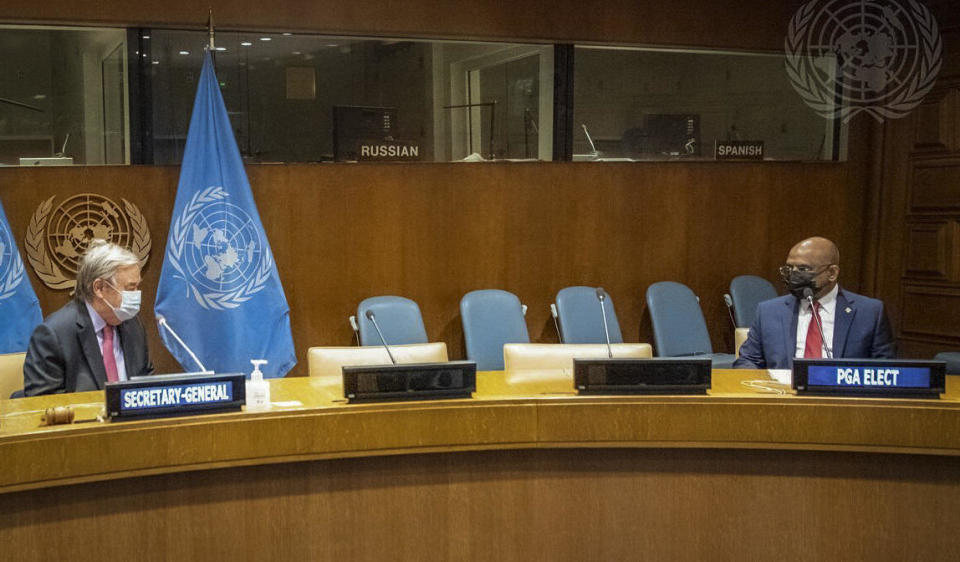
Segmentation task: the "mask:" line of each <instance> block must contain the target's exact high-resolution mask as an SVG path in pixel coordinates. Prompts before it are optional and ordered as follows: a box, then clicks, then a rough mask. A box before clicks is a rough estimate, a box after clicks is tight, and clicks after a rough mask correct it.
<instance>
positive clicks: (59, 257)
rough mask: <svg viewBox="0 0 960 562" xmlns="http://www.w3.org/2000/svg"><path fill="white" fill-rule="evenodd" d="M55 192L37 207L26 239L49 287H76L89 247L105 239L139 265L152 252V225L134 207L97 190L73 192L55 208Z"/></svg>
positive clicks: (32, 259) (36, 267)
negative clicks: (132, 254)
mask: <svg viewBox="0 0 960 562" xmlns="http://www.w3.org/2000/svg"><path fill="white" fill-rule="evenodd" d="M55 197H56V196H53V197H51V198H49V199H47V200H46V201H44V202H43V203H41V204H40V206H39V207H37V210H36V211H35V212H34V213H33V216H32V217H31V218H30V225H29V226H28V227H27V237H26V240H24V242H25V244H24V246H25V249H26V252H27V260H29V261H30V265H31V266H33V270H34V272H36V274H37V277H39V278H40V280H41V281H43V282H44V284H46V285H47V286H48V287H50V288H51V289H72V288H73V287H74V286H75V285H76V277H77V269H78V268H79V266H80V260H81V259H82V257H83V254H84V253H85V252H86V251H87V246H88V245H89V244H90V241H91V240H93V239H94V238H102V239H104V240H106V241H108V242H112V243H114V244H117V245H119V246H122V247H124V248H129V249H130V251H132V252H133V253H134V254H136V256H137V257H138V258H140V266H141V267H143V266H144V264H146V263H147V257H149V255H150V246H151V241H150V229H149V228H147V221H146V219H144V218H143V213H141V212H140V209H138V208H137V206H136V205H134V204H133V203H131V202H129V201H127V200H126V199H121V200H120V201H121V202H122V203H123V206H122V207H121V206H119V205H117V204H116V203H115V202H114V201H112V200H110V199H108V198H106V197H104V196H102V195H97V194H95V193H81V194H79V195H74V196H73V197H70V198H69V199H67V200H65V201H64V202H63V203H61V204H60V205H59V206H58V207H57V208H56V209H54V208H53V200H54V198H55Z"/></svg>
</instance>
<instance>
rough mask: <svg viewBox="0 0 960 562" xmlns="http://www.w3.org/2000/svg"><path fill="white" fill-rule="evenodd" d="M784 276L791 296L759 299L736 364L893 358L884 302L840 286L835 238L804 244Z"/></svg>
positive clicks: (786, 365)
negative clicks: (843, 358) (796, 359)
mask: <svg viewBox="0 0 960 562" xmlns="http://www.w3.org/2000/svg"><path fill="white" fill-rule="evenodd" d="M780 275H781V276H782V277H783V281H784V283H785V284H786V286H787V289H789V291H790V294H789V295H785V296H782V297H778V298H775V299H771V300H768V301H765V302H762V303H760V305H759V306H758V307H757V315H756V317H755V318H754V320H753V325H752V326H751V327H750V335H749V336H748V337H747V341H745V342H744V343H743V345H742V346H741V347H740V357H739V358H738V359H737V361H736V362H735V363H734V364H733V366H734V368H753V369H789V368H791V367H792V366H793V359H794V358H795V357H805V358H822V357H827V358H829V357H834V358H841V357H847V358H857V359H883V358H892V357H894V346H893V336H892V335H891V333H890V324H889V323H888V322H887V316H886V313H885V312H884V309H883V303H882V302H880V301H879V300H876V299H871V298H869V297H864V296H862V295H858V294H856V293H852V292H850V291H847V290H845V289H841V288H840V285H839V284H838V279H839V278H840V252H839V251H838V250H837V246H836V245H835V244H834V243H833V242H831V241H829V240H827V239H826V238H820V237H814V238H808V239H806V240H804V241H803V242H800V243H799V244H797V245H796V246H794V247H793V248H792V249H791V250H790V255H789V256H787V263H786V265H784V266H783V267H781V268H780ZM811 301H812V302H813V305H812V306H811V304H810V302H811ZM817 318H819V322H818V321H817Z"/></svg>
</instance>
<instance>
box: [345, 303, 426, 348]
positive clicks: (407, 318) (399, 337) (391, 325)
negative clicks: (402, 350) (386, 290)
mask: <svg viewBox="0 0 960 562" xmlns="http://www.w3.org/2000/svg"><path fill="white" fill-rule="evenodd" d="M368 310H369V311H372V312H373V315H374V318H376V320H377V325H378V326H380V331H382V332H383V339H385V340H387V343H388V344H389V345H405V344H410V343H427V330H426V328H424V326H423V316H421V314H420V307H419V306H417V303H415V302H413V301H412V300H410V299H407V298H404V297H392V296H385V297H370V298H369V299H364V300H363V301H361V302H360V304H359V305H358V306H357V317H356V321H357V328H358V330H359V339H360V345H381V342H380V336H378V335H377V329H376V328H375V327H374V325H373V322H371V321H370V319H369V318H367V311H368Z"/></svg>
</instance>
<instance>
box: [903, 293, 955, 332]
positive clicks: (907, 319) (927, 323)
mask: <svg viewBox="0 0 960 562" xmlns="http://www.w3.org/2000/svg"><path fill="white" fill-rule="evenodd" d="M901 329H902V330H903V334H904V335H912V336H932V337H934V338H941V339H943V338H949V339H952V340H954V341H956V342H958V343H960V288H956V287H923V286H915V285H904V287H903V320H902V325H901Z"/></svg>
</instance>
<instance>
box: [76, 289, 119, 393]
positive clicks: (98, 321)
mask: <svg viewBox="0 0 960 562" xmlns="http://www.w3.org/2000/svg"><path fill="white" fill-rule="evenodd" d="M84 304H86V305H87V312H89V313H90V319H91V320H93V330H94V331H95V332H96V333H97V347H99V348H100V349H101V350H103V327H104V326H106V325H107V321H106V320H104V319H103V318H101V317H100V315H99V314H97V311H96V310H94V308H93V307H92V306H90V303H88V302H84ZM113 357H114V358H115V359H116V362H117V378H118V380H121V381H125V380H127V368H126V365H125V364H124V362H123V346H121V345H120V330H118V329H117V326H114V327H113Z"/></svg>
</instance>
